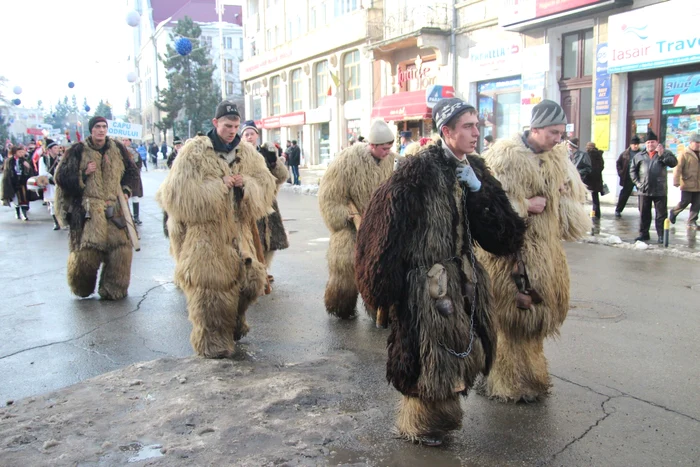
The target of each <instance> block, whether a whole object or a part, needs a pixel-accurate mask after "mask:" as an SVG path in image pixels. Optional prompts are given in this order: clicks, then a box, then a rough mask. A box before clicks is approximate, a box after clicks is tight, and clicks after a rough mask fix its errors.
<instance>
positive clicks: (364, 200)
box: [318, 143, 398, 232]
mask: <svg viewBox="0 0 700 467" xmlns="http://www.w3.org/2000/svg"><path fill="white" fill-rule="evenodd" d="M397 157H398V156H397V155H396V154H395V153H391V154H389V155H388V156H387V157H385V158H384V159H382V160H381V161H379V162H377V160H376V159H375V158H374V157H372V153H371V152H370V149H369V145H368V144H360V143H356V144H353V145H352V146H350V147H348V148H346V149H344V150H343V151H341V152H340V153H339V154H338V155H337V156H336V157H335V159H333V161H331V163H330V165H329V166H328V169H327V170H326V173H325V174H324V175H323V178H322V179H321V182H320V183H319V190H318V204H319V207H320V208H321V215H322V216H323V220H324V221H325V222H326V226H328V229H329V230H330V231H331V232H337V231H340V230H342V229H344V228H345V227H347V226H348V225H349V221H348V215H349V214H350V211H349V209H348V202H350V201H352V202H353V204H355V207H357V209H358V211H359V213H360V214H362V213H364V211H365V209H367V205H368V204H369V200H370V197H371V196H372V193H374V190H376V189H377V187H379V185H381V184H382V183H383V182H384V181H385V180H387V179H388V178H389V177H390V176H391V174H392V172H393V170H394V163H395V161H396V158H397Z"/></svg>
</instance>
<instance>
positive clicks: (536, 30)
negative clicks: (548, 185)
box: [241, 0, 700, 196]
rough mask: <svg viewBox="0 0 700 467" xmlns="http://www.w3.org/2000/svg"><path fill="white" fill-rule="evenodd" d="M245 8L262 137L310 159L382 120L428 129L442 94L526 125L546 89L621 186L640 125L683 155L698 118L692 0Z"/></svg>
mask: <svg viewBox="0 0 700 467" xmlns="http://www.w3.org/2000/svg"><path fill="white" fill-rule="evenodd" d="M679 12H682V13H681V14H679ZM243 15H244V22H243V25H244V61H243V63H242V64H241V76H242V79H243V81H244V82H245V91H246V104H247V108H248V109H249V110H250V112H249V115H248V117H250V118H252V119H255V120H256V121H258V122H259V124H260V125H261V127H262V128H263V138H264V139H266V140H272V141H278V142H280V143H282V144H284V143H285V142H286V141H287V140H290V139H297V140H298V141H299V142H300V144H302V148H303V151H304V153H305V155H306V156H307V157H306V164H307V165H316V164H324V163H327V162H328V161H329V160H330V158H331V157H332V155H333V154H335V153H336V152H338V151H339V150H340V149H342V148H343V147H345V146H347V144H348V141H349V140H350V139H351V138H356V137H357V136H359V135H362V134H365V133H366V132H367V131H368V129H369V124H370V121H371V120H372V119H373V118H383V119H384V120H386V121H387V122H390V124H391V125H393V126H394V129H395V130H396V131H397V134H398V131H402V130H409V131H411V132H412V134H413V136H414V139H417V138H418V137H420V136H427V135H428V134H429V133H430V131H431V127H432V121H431V120H430V112H431V110H430V107H431V105H432V103H433V102H431V101H434V100H435V99H437V98H439V97H448V96H450V95H457V96H459V97H462V98H464V99H465V100H467V101H468V102H470V103H473V104H474V105H475V107H476V108H477V110H478V113H479V117H480V131H481V133H482V135H484V136H485V135H489V134H490V135H492V136H494V138H504V137H509V136H510V135H512V134H513V133H515V132H517V131H522V130H524V129H527V127H528V125H529V121H530V113H531V111H532V107H533V106H534V105H536V104H537V103H538V102H540V101H541V100H542V99H545V98H546V99H552V100H555V101H557V102H560V103H561V104H562V106H563V108H564V110H565V111H566V113H567V119H568V122H569V124H568V126H567V134H568V136H569V137H577V138H579V139H580V141H581V142H582V143H583V144H585V143H586V142H588V141H593V142H595V143H596V144H597V146H598V147H599V148H600V149H603V150H604V151H605V156H604V157H605V162H606V169H605V172H604V177H605V181H606V183H607V184H608V185H609V186H610V187H611V191H612V194H611V195H609V196H614V195H615V190H614V189H613V188H612V187H614V186H617V180H616V172H615V161H616V159H617V156H618V154H619V153H620V152H622V151H623V150H624V149H625V148H626V147H627V146H628V141H629V138H630V137H631V136H632V135H633V134H643V133H645V132H646V129H647V128H652V129H653V130H654V131H655V132H656V133H657V134H659V136H660V138H661V139H662V141H666V143H667V147H669V148H670V149H671V150H674V151H677V150H678V148H679V145H681V144H683V143H684V141H685V140H684V138H685V139H687V134H688V132H689V131H690V130H692V129H694V128H696V124H695V122H696V120H697V119H696V115H697V114H698V113H699V112H698V107H697V106H698V104H700V103H699V102H697V96H698V95H700V88H698V86H700V83H698V78H700V76H698V73H700V52H698V50H700V40H698V41H696V40H695V39H696V37H694V35H695V36H696V35H697V34H695V33H694V32H693V31H694V30H695V28H693V25H694V24H697V21H696V18H697V17H698V15H700V9H698V8H697V7H696V6H695V5H694V3H693V1H692V0H670V1H658V0H561V1H557V2H552V1H551V0H472V1H455V0H447V1H444V2H440V1H438V2H433V3H430V4H426V3H425V2H419V1H417V0H300V1H296V0H246V3H244V5H243ZM672 16H673V18H672ZM653 18H657V20H656V21H652V20H653ZM431 96H432V99H431ZM397 139H398V138H397ZM671 191H674V190H671ZM669 195H670V196H671V193H669Z"/></svg>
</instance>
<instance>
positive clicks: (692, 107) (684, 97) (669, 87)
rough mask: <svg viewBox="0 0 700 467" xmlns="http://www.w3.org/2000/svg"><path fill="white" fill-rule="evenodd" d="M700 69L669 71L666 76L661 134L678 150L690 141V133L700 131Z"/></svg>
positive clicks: (666, 145) (675, 150)
mask: <svg viewBox="0 0 700 467" xmlns="http://www.w3.org/2000/svg"><path fill="white" fill-rule="evenodd" d="M698 83H700V73H697V72H695V73H683V74H676V75H668V76H664V78H663V97H662V98H661V134H660V135H659V137H660V138H661V141H662V142H663V143H664V145H665V147H666V148H667V149H669V150H670V151H671V152H673V153H675V154H678V153H680V152H682V151H684V150H685V149H686V148H687V147H688V144H689V143H690V136H691V135H692V134H693V133H698V132H700V106H699V105H698V99H697V95H698V91H699V89H698V88H699V86H698Z"/></svg>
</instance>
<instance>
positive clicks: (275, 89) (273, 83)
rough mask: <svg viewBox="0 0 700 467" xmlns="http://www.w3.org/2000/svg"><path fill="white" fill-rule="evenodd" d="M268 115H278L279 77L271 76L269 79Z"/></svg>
mask: <svg viewBox="0 0 700 467" xmlns="http://www.w3.org/2000/svg"><path fill="white" fill-rule="evenodd" d="M270 87H271V88H272V92H271V93H270V94H271V95H270V115H279V113H280V77H279V76H273V77H272V79H271V80H270Z"/></svg>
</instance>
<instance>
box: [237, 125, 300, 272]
mask: <svg viewBox="0 0 700 467" xmlns="http://www.w3.org/2000/svg"><path fill="white" fill-rule="evenodd" d="M241 137H242V139H243V141H245V142H247V143H250V144H252V145H253V146H255V147H256V148H257V150H258V152H259V153H260V154H261V155H262V156H263V158H264V159H265V164H266V165H267V169H268V170H269V171H270V173H271V174H272V176H273V177H275V180H276V182H277V186H276V187H275V198H274V200H273V201H272V206H270V213H269V214H268V215H267V216H265V217H263V218H262V219H258V232H259V233H260V242H261V243H262V247H263V251H264V252H265V266H267V269H268V271H269V269H270V266H271V265H272V258H273V257H274V254H275V251H277V250H284V249H286V248H288V247H289V240H288V239H287V232H286V231H285V230H284V224H282V215H281V214H280V208H279V205H278V204H277V193H279V187H280V185H282V184H284V182H285V181H287V177H289V171H288V170H287V167H285V165H284V159H283V158H281V157H279V153H278V152H277V148H276V147H275V145H274V144H272V143H266V144H263V145H262V146H260V145H258V127H257V126H256V125H255V122H254V121H253V120H247V121H245V122H243V124H242V125H241ZM267 279H268V280H269V281H270V282H273V281H274V277H272V275H270V274H269V273H268V275H267Z"/></svg>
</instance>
